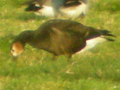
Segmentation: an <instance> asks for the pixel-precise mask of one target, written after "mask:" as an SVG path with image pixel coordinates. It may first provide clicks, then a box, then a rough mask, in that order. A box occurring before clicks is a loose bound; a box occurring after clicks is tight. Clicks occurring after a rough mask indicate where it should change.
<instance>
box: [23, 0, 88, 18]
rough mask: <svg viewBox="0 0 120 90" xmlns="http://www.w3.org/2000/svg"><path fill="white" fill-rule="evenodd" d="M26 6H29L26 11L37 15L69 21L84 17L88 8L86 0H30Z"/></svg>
mask: <svg viewBox="0 0 120 90" xmlns="http://www.w3.org/2000/svg"><path fill="white" fill-rule="evenodd" d="M24 4H27V5H28V7H27V8H26V9H25V11H27V12H28V11H33V12H35V14H36V15H41V16H46V17H58V16H63V17H65V18H69V19H75V18H77V17H80V16H84V15H85V14H86V11H87V8H88V3H87V1H86V0H31V1H30V0H29V1H28V2H25V3H24Z"/></svg>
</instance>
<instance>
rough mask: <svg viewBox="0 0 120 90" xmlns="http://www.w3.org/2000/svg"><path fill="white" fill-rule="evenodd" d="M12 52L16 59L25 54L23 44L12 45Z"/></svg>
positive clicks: (15, 43)
mask: <svg viewBox="0 0 120 90" xmlns="http://www.w3.org/2000/svg"><path fill="white" fill-rule="evenodd" d="M10 52H11V54H12V56H14V57H17V56H18V55H20V54H21V53H22V52H23V45H22V43H21V42H19V41H17V42H14V43H12V45H11V51H10Z"/></svg>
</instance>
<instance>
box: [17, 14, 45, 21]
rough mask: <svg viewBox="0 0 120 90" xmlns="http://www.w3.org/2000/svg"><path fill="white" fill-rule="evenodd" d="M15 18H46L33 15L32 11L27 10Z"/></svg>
mask: <svg viewBox="0 0 120 90" xmlns="http://www.w3.org/2000/svg"><path fill="white" fill-rule="evenodd" d="M16 18H17V19H19V20H22V21H29V20H37V21H40V20H44V19H47V18H46V17H44V16H37V15H35V14H34V13H32V12H28V13H27V12H25V13H22V14H19V15H18V16H17V17H16Z"/></svg>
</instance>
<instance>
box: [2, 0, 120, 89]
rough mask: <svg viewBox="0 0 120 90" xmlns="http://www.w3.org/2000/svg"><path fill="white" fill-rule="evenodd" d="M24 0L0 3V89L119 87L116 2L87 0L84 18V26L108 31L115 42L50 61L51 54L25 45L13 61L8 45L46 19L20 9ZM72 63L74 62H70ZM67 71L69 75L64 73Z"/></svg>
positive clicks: (118, 13) (119, 29) (119, 7)
mask: <svg viewBox="0 0 120 90" xmlns="http://www.w3.org/2000/svg"><path fill="white" fill-rule="evenodd" d="M23 1H24V0H10V1H9V0H1V2H0V6H1V8H0V11H1V12H0V90H120V35H119V32H120V25H119V24H120V1H119V0H113V1H111V0H107V1H105V0H92V1H90V0H89V3H90V7H89V10H88V11H89V12H88V13H87V15H86V17H85V18H84V19H81V18H78V19H76V21H78V22H81V23H83V24H85V25H87V26H92V27H95V28H101V29H107V30H110V31H111V32H112V33H113V34H114V35H115V36H116V38H115V40H116V41H115V42H105V43H102V44H99V45H97V46H96V47H95V48H94V49H92V50H91V51H88V52H85V53H83V54H80V55H74V57H73V58H72V59H71V61H69V62H68V61H67V58H66V57H64V56H60V57H58V59H57V60H56V61H52V60H51V59H52V54H50V53H48V52H46V51H43V50H38V49H33V48H32V47H31V46H29V45H27V46H26V48H25V51H24V52H23V54H22V55H21V56H20V57H19V58H18V59H17V60H14V59H13V58H12V57H11V55H10V45H11V42H12V40H13V39H14V37H15V35H17V34H19V33H20V32H21V31H23V30H34V29H36V28H38V27H39V25H40V24H41V23H43V22H45V21H46V20H47V18H44V17H38V16H35V15H34V14H33V13H26V12H24V8H25V6H20V4H21V3H23ZM72 62H76V63H75V64H74V65H72ZM68 70H70V72H72V73H71V74H68V73H66V71H68Z"/></svg>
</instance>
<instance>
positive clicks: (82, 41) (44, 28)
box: [11, 19, 114, 57]
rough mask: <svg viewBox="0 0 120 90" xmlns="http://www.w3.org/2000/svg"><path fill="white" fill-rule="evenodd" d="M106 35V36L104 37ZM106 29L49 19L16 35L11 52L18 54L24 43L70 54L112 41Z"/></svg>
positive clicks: (58, 53) (54, 53) (62, 53)
mask: <svg viewBox="0 0 120 90" xmlns="http://www.w3.org/2000/svg"><path fill="white" fill-rule="evenodd" d="M106 37H107V38H106ZM109 37H114V35H112V34H110V32H109V31H107V30H99V29H95V28H92V27H88V26H84V25H83V24H81V23H78V22H76V21H72V20H61V19H54V20H49V21H47V22H45V23H43V24H42V25H40V27H39V28H38V29H36V30H26V31H23V32H21V33H20V34H18V35H17V36H16V38H15V39H14V40H13V42H12V45H11V53H12V55H13V56H15V57H16V56H18V55H20V54H21V53H22V52H23V49H24V47H25V45H26V44H29V45H31V46H33V47H35V48H38V49H43V50H45V51H48V52H50V53H52V54H53V55H54V56H59V55H70V56H72V55H73V54H75V53H78V52H82V51H84V50H85V49H90V48H92V47H94V46H95V45H96V44H97V43H100V42H103V41H106V40H108V41H114V40H113V39H110V38H109Z"/></svg>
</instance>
